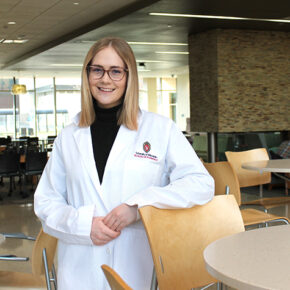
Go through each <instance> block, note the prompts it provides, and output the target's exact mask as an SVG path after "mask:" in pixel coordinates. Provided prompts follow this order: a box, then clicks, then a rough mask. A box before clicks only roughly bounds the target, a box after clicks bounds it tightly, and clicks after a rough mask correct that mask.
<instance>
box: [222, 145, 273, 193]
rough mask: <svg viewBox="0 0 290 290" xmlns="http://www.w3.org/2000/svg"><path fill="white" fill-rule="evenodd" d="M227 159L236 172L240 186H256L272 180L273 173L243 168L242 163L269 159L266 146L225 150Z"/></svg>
mask: <svg viewBox="0 0 290 290" xmlns="http://www.w3.org/2000/svg"><path fill="white" fill-rule="evenodd" d="M225 154H226V157H227V160H228V161H229V162H230V163H231V165H232V167H233V169H234V171H235V172H236V174H237V176H238V179H239V183H240V187H248V186H255V185H260V184H267V183H270V182H271V173H270V172H263V173H262V174H261V173H260V172H259V171H254V170H248V169H243V168H242V167H241V166H242V163H246V162H251V161H259V160H269V155H268V152H267V150H266V149H265V148H257V149H252V150H247V151H240V152H232V151H227V152H225Z"/></svg>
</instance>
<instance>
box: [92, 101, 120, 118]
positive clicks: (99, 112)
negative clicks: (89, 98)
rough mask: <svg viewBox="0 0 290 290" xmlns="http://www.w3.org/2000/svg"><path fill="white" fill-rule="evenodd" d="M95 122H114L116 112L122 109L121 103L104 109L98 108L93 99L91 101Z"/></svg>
mask: <svg viewBox="0 0 290 290" xmlns="http://www.w3.org/2000/svg"><path fill="white" fill-rule="evenodd" d="M93 104H94V110H95V114H96V121H102V122H114V121H115V122H116V121H117V115H118V111H119V110H120V109H121V108H122V106H123V102H122V103H121V104H119V105H117V106H115V107H112V108H108V109H104V108H100V107H99V106H98V104H97V102H96V100H95V99H93Z"/></svg>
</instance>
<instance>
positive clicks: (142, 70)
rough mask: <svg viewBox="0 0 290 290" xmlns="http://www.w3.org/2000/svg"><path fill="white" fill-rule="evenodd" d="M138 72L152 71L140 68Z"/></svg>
mask: <svg viewBox="0 0 290 290" xmlns="http://www.w3.org/2000/svg"><path fill="white" fill-rule="evenodd" d="M137 70H138V71H139V72H144V71H145V72H146V71H151V70H150V69H143V68H141V69H140V68H139V67H138V68H137Z"/></svg>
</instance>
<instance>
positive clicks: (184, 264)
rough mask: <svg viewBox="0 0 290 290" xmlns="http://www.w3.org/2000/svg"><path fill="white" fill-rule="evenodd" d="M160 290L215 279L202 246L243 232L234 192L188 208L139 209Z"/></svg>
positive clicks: (178, 287)
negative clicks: (206, 262)
mask: <svg viewBox="0 0 290 290" xmlns="http://www.w3.org/2000/svg"><path fill="white" fill-rule="evenodd" d="M139 211H140V215H141V218H142V221H143V224H144V227H145V230H146V233H147V237H148V240H149V243H150V248H151V253H152V257H153V261H154V266H155V270H156V275H157V280H158V286H159V289H160V290H167V289H179V290H183V289H191V288H196V287H201V286H204V285H207V284H209V283H212V282H216V279H214V278H213V277H212V276H210V275H209V274H208V272H207V271H206V268H205V263H204V259H203V251H204V249H205V248H206V247H207V246H208V245H209V244H210V243H212V242H213V241H215V240H217V239H220V238H222V237H225V236H228V235H231V234H235V233H238V232H242V231H244V223H243V220H242V216H241V213H240V209H239V207H238V204H237V202H236V200H235V198H234V196H233V195H220V196H215V197H214V198H213V200H212V201H210V202H209V203H207V204H205V205H202V206H198V205H197V206H194V207H192V208H188V209H158V208H155V207H152V206H145V207H142V208H140V210H139Z"/></svg>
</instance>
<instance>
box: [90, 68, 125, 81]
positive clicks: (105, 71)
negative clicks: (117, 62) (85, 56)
mask: <svg viewBox="0 0 290 290" xmlns="http://www.w3.org/2000/svg"><path fill="white" fill-rule="evenodd" d="M90 68H99V69H102V70H103V74H102V75H101V76H100V77H99V78H95V79H96V80H100V79H101V78H103V77H104V75H105V73H107V74H108V76H109V78H110V79H111V80H112V81H116V82H119V81H121V80H122V79H123V78H124V76H125V75H126V74H127V73H128V72H129V70H128V69H127V68H123V67H120V66H116V67H112V68H110V69H104V68H103V67H102V66H99V65H93V64H88V65H87V72H88V74H89V73H90ZM113 69H122V70H123V71H124V72H125V73H124V75H123V76H122V78H120V79H118V80H114V79H112V77H111V76H110V71H111V70H113Z"/></svg>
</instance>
